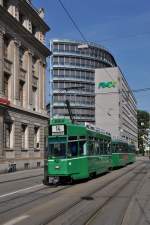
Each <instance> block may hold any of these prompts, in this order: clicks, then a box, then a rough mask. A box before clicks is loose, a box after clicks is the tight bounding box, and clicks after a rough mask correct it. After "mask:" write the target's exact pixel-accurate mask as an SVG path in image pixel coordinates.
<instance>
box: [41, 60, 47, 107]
mask: <svg viewBox="0 0 150 225" xmlns="http://www.w3.org/2000/svg"><path fill="white" fill-rule="evenodd" d="M42 77H43V106H42V108H43V110H44V111H45V110H46V107H45V104H46V100H45V99H46V97H45V96H46V63H44V64H43V76H42Z"/></svg>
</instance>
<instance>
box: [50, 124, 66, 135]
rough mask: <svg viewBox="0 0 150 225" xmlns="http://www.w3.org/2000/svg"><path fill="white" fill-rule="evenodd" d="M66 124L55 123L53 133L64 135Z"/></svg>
mask: <svg viewBox="0 0 150 225" xmlns="http://www.w3.org/2000/svg"><path fill="white" fill-rule="evenodd" d="M64 130H65V129H64V125H53V126H52V135H55V136H56V135H64Z"/></svg>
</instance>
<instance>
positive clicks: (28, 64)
mask: <svg viewBox="0 0 150 225" xmlns="http://www.w3.org/2000/svg"><path fill="white" fill-rule="evenodd" d="M32 57H33V53H32V52H31V51H30V50H28V51H26V52H25V70H26V71H27V74H26V83H25V92H26V94H25V96H26V98H25V106H26V107H27V108H28V109H31V108H32Z"/></svg>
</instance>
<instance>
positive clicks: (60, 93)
mask: <svg viewBox="0 0 150 225" xmlns="http://www.w3.org/2000/svg"><path fill="white" fill-rule="evenodd" d="M85 44H86V43H82V42H77V41H70V40H52V41H51V43H50V46H51V51H52V53H53V54H52V56H51V83H52V85H51V88H52V93H51V94H52V98H51V99H52V104H51V105H52V109H51V110H52V114H51V116H56V115H59V116H66V117H68V116H69V115H68V110H67V108H66V104H65V101H66V100H69V102H70V106H71V111H72V114H73V116H74V119H75V120H76V121H78V122H91V123H95V69H96V68H104V67H115V66H116V62H115V60H114V58H113V56H112V55H111V54H110V53H109V52H108V51H107V50H106V49H105V48H103V47H102V46H100V45H96V44H93V43H88V44H87V47H83V48H82V45H83V46H84V45H85Z"/></svg>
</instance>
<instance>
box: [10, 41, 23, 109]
mask: <svg viewBox="0 0 150 225" xmlns="http://www.w3.org/2000/svg"><path fill="white" fill-rule="evenodd" d="M20 45H21V43H20V42H19V41H17V40H12V43H11V54H12V56H13V57H12V60H13V71H12V75H11V99H13V100H14V104H16V105H18V101H19V47H20Z"/></svg>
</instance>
